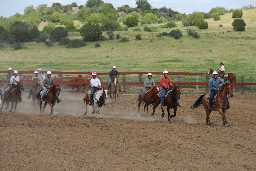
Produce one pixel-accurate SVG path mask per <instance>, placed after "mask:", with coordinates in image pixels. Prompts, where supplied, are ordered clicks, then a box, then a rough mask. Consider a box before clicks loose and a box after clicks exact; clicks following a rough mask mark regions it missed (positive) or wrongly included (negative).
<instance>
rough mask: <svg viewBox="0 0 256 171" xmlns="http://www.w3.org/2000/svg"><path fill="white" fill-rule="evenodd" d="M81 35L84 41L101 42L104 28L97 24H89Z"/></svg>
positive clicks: (81, 31) (84, 27)
mask: <svg viewBox="0 0 256 171" xmlns="http://www.w3.org/2000/svg"><path fill="white" fill-rule="evenodd" d="M80 34H81V36H82V37H83V39H84V41H99V40H101V38H102V27H101V25H100V24H97V23H87V24H85V25H84V26H83V27H82V28H81V30H80Z"/></svg>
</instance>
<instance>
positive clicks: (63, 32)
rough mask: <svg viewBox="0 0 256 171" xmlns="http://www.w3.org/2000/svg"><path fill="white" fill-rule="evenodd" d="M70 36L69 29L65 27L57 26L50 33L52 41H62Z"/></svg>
mask: <svg viewBox="0 0 256 171" xmlns="http://www.w3.org/2000/svg"><path fill="white" fill-rule="evenodd" d="M67 36H68V31H67V29H66V28H64V27H56V28H55V29H54V30H53V31H52V32H51V33H50V39H51V40H52V41H61V40H63V39H65V38H66V37H67Z"/></svg>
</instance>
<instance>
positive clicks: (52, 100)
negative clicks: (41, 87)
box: [37, 84, 61, 115]
mask: <svg viewBox="0 0 256 171" xmlns="http://www.w3.org/2000/svg"><path fill="white" fill-rule="evenodd" d="M60 91H61V88H60V86H59V85H55V84H54V85H52V86H51V87H50V88H49V90H48V94H47V96H46V97H45V98H43V99H42V98H41V96H40V93H38V96H37V98H38V100H39V102H40V103H39V104H40V112H43V111H44V110H45V108H46V106H47V104H49V106H50V109H51V115H52V114H53V108H54V106H55V104H56V102H57V99H58V97H59V95H60ZM43 103H44V105H43Z"/></svg>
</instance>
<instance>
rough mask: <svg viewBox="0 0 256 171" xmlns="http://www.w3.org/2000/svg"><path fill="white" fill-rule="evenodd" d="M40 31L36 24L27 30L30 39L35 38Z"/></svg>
mask: <svg viewBox="0 0 256 171" xmlns="http://www.w3.org/2000/svg"><path fill="white" fill-rule="evenodd" d="M39 35H40V32H39V30H38V28H37V27H36V26H33V27H32V28H31V30H30V32H29V36H30V40H37V39H38V38H39Z"/></svg>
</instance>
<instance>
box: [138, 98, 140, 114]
mask: <svg viewBox="0 0 256 171" xmlns="http://www.w3.org/2000/svg"><path fill="white" fill-rule="evenodd" d="M140 105H141V100H140V99H139V100H138V112H139V111H140Z"/></svg>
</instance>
